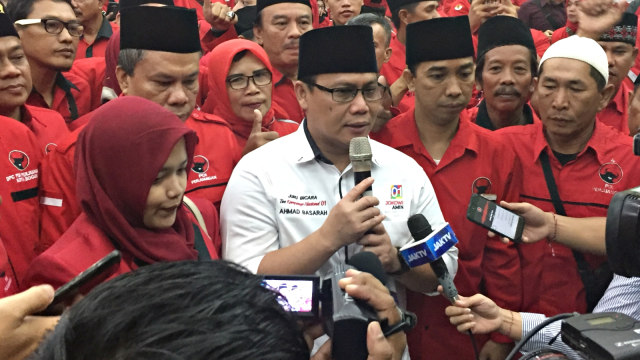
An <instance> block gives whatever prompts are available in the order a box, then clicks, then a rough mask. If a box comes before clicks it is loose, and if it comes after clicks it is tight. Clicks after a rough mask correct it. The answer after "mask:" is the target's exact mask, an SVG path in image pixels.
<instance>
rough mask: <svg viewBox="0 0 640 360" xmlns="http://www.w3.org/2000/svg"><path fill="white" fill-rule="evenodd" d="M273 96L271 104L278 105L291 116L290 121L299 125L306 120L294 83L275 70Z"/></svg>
mask: <svg viewBox="0 0 640 360" xmlns="http://www.w3.org/2000/svg"><path fill="white" fill-rule="evenodd" d="M273 84H274V88H273V94H272V95H271V102H272V103H274V104H277V106H279V107H280V108H281V109H282V110H284V112H285V113H286V114H287V115H289V119H290V120H293V121H295V122H297V123H300V122H302V119H304V112H303V111H302V108H301V107H300V104H299V103H298V98H297V97H296V92H295V91H294V90H293V81H291V80H290V79H288V78H287V77H286V76H284V75H283V74H282V73H280V71H278V70H276V68H273Z"/></svg>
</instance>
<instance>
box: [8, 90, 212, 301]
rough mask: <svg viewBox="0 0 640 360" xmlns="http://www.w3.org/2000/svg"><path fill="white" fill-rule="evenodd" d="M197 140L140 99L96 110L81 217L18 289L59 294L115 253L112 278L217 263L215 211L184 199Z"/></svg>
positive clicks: (83, 151)
mask: <svg viewBox="0 0 640 360" xmlns="http://www.w3.org/2000/svg"><path fill="white" fill-rule="evenodd" d="M132 119H135V121H131V120H132ZM197 141H198V139H197V136H196V133H195V132H194V131H193V130H190V129H189V128H187V127H186V126H185V125H184V124H183V123H182V121H181V120H180V119H179V118H178V117H177V116H176V115H174V114H173V113H171V112H169V111H168V110H166V109H164V108H163V107H161V106H160V105H158V104H156V103H153V102H151V101H149V100H146V99H143V98H140V97H135V96H125V97H121V98H118V99H115V100H112V101H110V102H109V103H107V104H105V105H103V106H101V107H100V108H99V109H98V110H96V111H95V112H94V115H93V117H92V119H91V121H90V122H89V123H88V124H87V126H86V127H85V128H84V129H83V130H82V132H81V133H80V135H79V137H78V145H77V150H76V159H75V160H76V161H75V162H76V165H75V169H76V183H77V189H76V192H77V196H78V200H79V202H80V204H81V205H82V213H81V215H80V216H79V217H78V219H77V220H76V221H75V222H74V223H73V224H72V225H71V227H70V228H69V229H68V230H67V231H66V232H65V233H64V234H63V235H62V237H60V239H59V240H58V241H56V242H55V243H54V244H53V245H52V246H51V247H50V248H49V249H47V250H46V251H45V252H43V253H42V254H40V255H39V256H38V257H37V258H36V259H35V260H34V261H33V262H32V263H31V265H30V267H29V270H28V272H27V275H26V279H25V281H24V282H23V283H22V284H21V285H22V286H23V287H24V288H27V287H29V286H31V285H37V284H51V285H52V286H53V287H54V288H57V287H59V286H61V285H63V284H65V283H66V282H68V281H69V280H71V279H72V278H73V277H74V276H76V275H78V274H79V273H80V272H81V271H84V270H85V269H87V268H88V267H89V266H90V265H92V264H93V263H95V262H96V261H98V260H99V259H101V258H103V257H104V256H105V255H107V254H108V253H110V252H111V251H112V250H114V249H118V250H120V252H121V254H122V260H121V261H120V264H119V265H117V266H116V267H115V269H116V270H115V275H117V274H122V273H126V272H129V271H131V270H134V269H136V268H138V267H140V266H143V265H146V264H152V263H155V262H161V261H177V260H211V259H216V258H218V253H217V251H216V244H219V232H218V221H217V214H216V212H215V211H214V207H213V205H212V204H211V203H210V202H208V201H198V200H196V201H197V206H194V205H195V204H194V203H193V202H190V201H189V200H188V199H186V198H183V195H184V192H185V188H186V181H187V172H188V171H189V169H190V167H191V164H192V159H193V149H194V147H195V145H196V143H197ZM183 201H184V203H185V204H187V205H188V207H187V206H184V205H183ZM104 277H106V276H104ZM104 277H103V280H104ZM95 285H97V284H96V283H95V281H94V283H92V284H89V286H86V287H84V288H82V289H81V293H83V294H84V293H87V292H88V291H89V290H90V289H91V287H92V286H95Z"/></svg>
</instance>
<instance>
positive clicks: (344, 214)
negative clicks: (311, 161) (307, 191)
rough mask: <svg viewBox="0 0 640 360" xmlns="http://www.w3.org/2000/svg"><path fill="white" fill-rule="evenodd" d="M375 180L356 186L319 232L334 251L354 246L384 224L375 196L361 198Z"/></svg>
mask: <svg viewBox="0 0 640 360" xmlns="http://www.w3.org/2000/svg"><path fill="white" fill-rule="evenodd" d="M372 184H373V178H371V177H369V178H366V179H364V180H363V181H361V182H360V183H359V184H358V185H356V186H354V187H353V189H351V190H350V191H349V192H348V193H347V194H346V195H345V196H344V197H343V198H342V200H340V201H339V202H338V203H337V204H336V205H335V206H334V207H333V208H332V209H331V211H330V212H329V216H327V219H326V220H325V221H324V223H323V224H322V226H321V227H320V229H318V232H319V233H321V238H323V239H327V241H331V242H332V244H333V245H332V248H333V251H334V252H335V251H337V250H338V249H340V248H341V247H342V246H345V245H349V244H352V243H354V242H356V241H358V240H360V238H362V236H364V233H366V232H367V231H369V230H371V229H373V228H374V227H375V226H377V225H378V224H380V223H382V220H384V218H385V216H384V215H382V214H381V213H380V210H379V209H378V208H376V207H375V206H377V205H378V203H379V201H378V199H377V198H376V197H374V196H364V197H362V198H361V197H360V196H361V195H362V193H363V192H365V190H367V188H369V186H371V185H372Z"/></svg>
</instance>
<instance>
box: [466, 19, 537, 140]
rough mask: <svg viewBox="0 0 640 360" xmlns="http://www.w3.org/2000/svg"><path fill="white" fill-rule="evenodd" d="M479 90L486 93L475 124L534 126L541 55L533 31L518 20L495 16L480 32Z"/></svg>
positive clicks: (474, 113) (493, 127)
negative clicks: (532, 98)
mask: <svg viewBox="0 0 640 360" xmlns="http://www.w3.org/2000/svg"><path fill="white" fill-rule="evenodd" d="M476 65H477V66H476V89H478V90H480V91H482V92H483V94H484V99H483V100H482V101H481V102H480V104H479V105H478V106H477V107H475V108H473V109H471V111H470V112H472V114H471V117H472V119H471V121H473V122H475V123H476V124H478V125H479V126H481V127H483V128H485V129H489V130H496V129H500V128H503V127H505V126H512V125H525V124H533V122H534V119H537V117H536V115H535V113H534V112H533V110H532V109H531V107H530V106H529V105H528V104H527V102H528V101H529V98H530V96H531V94H532V93H533V87H534V84H533V78H534V76H536V75H537V73H538V56H537V54H536V48H535V45H534V43H533V38H532V37H531V32H530V31H529V29H528V28H527V27H526V26H525V25H524V24H523V23H522V21H520V20H519V19H518V18H514V17H510V16H494V17H491V18H489V19H488V20H487V21H486V22H485V23H484V24H482V25H481V26H480V29H479V30H478V55H477V60H476Z"/></svg>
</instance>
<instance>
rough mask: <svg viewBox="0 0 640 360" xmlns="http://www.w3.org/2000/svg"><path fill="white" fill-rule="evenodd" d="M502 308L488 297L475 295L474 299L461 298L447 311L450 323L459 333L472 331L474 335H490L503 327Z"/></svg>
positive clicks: (448, 307)
mask: <svg viewBox="0 0 640 360" xmlns="http://www.w3.org/2000/svg"><path fill="white" fill-rule="evenodd" d="M500 310H501V308H500V307H499V306H498V305H496V303H494V302H493V300H491V299H489V298H488V297H486V296H484V295H481V294H475V295H473V296H472V297H464V296H462V295H460V296H459V299H458V300H456V302H455V303H454V304H453V305H451V306H447V308H446V309H445V311H444V312H445V314H447V316H448V317H449V322H450V323H451V324H453V325H455V326H456V328H457V329H458V331H459V332H465V331H467V330H471V332H472V333H474V334H489V333H491V332H494V331H498V330H499V329H500V326H501V325H502V320H501V318H500Z"/></svg>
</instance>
